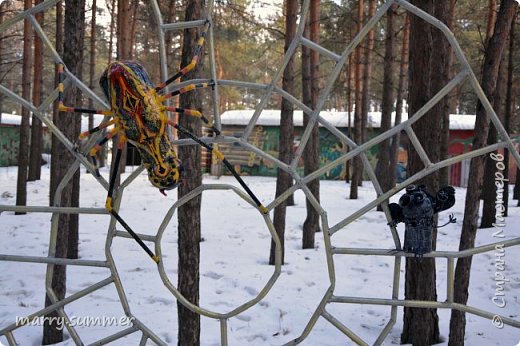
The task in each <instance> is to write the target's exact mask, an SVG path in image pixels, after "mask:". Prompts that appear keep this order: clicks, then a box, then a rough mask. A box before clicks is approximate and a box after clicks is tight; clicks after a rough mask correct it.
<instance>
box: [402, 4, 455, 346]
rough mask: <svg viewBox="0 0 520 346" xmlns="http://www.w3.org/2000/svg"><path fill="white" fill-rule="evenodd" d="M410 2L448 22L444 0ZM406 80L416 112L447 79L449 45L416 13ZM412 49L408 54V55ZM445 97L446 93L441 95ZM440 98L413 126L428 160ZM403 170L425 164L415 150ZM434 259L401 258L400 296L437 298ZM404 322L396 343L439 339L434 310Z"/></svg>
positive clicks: (414, 311)
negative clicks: (402, 284)
mask: <svg viewBox="0 0 520 346" xmlns="http://www.w3.org/2000/svg"><path fill="white" fill-rule="evenodd" d="M412 2H413V4H414V5H416V6H418V7H419V8H421V9H423V10H424V11H426V12H428V13H431V14H434V15H435V16H437V17H438V18H439V19H440V20H442V21H443V22H444V23H448V22H449V20H448V16H449V7H448V6H447V5H448V3H447V2H444V1H433V0H415V1H412ZM410 19H411V20H410V72H409V75H410V84H409V104H410V108H409V114H410V116H411V115H413V114H415V113H416V112H417V111H418V110H419V109H420V108H421V107H422V106H424V105H425V104H426V102H428V101H429V100H430V99H431V97H433V95H434V94H435V93H437V92H438V91H439V90H440V89H441V88H442V87H443V86H444V85H445V84H446V83H447V79H448V77H449V70H450V66H449V55H450V53H449V46H448V43H447V42H446V40H445V39H444V37H443V36H442V35H439V33H438V32H437V31H436V29H434V28H433V27H432V26H431V25H430V24H428V23H426V22H425V21H423V20H422V19H419V18H418V17H415V16H411V18H410ZM412 52H413V54H412ZM446 99H447V98H445V100H446ZM445 100H443V101H442V102H439V103H438V104H437V105H436V106H434V107H433V108H432V109H431V110H430V111H429V112H428V113H427V114H425V115H424V116H423V118H422V119H421V120H420V121H418V122H417V123H416V124H415V125H414V126H413V130H414V132H415V133H416V135H417V138H418V139H419V141H420V142H421V144H422V145H423V148H424V150H425V151H426V153H427V154H428V157H429V159H430V160H431V161H432V162H438V161H439V160H440V159H441V152H440V145H439V143H440V141H441V134H440V133H441V130H442V127H441V126H442V122H440V121H439V119H443V118H444V117H445V112H446V111H447V108H446V107H445ZM408 152H409V156H408V172H409V175H410V176H411V175H413V174H415V173H417V172H419V171H421V170H422V169H423V168H424V163H423V162H422V160H421V158H420V157H419V155H418V154H417V153H416V151H415V150H412V148H410V149H409V151H408ZM420 184H424V185H426V187H427V189H428V191H430V192H431V193H436V192H437V190H438V189H439V175H438V173H437V172H436V173H433V174H430V175H429V176H427V177H426V178H424V179H422V180H421V182H420ZM435 226H436V222H435V223H434V232H433V236H432V248H433V249H435V246H436V235H437V233H436V229H435ZM435 281H436V275H435V260H434V259H433V258H414V257H409V258H406V275H405V298H406V299H407V300H408V299H409V300H426V301H436V300H437V291H436V285H435ZM403 319H404V325H403V332H402V334H401V343H411V344H413V345H431V344H435V343H437V342H439V317H438V315H437V310H436V309H423V308H411V307H405V308H404V318H403Z"/></svg>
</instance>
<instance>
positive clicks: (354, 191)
mask: <svg viewBox="0 0 520 346" xmlns="http://www.w3.org/2000/svg"><path fill="white" fill-rule="evenodd" d="M364 6H365V5H364V4H363V0H359V1H358V7H357V20H358V22H357V32H358V33H359V32H360V31H361V28H363V20H364ZM362 50H363V48H362V47H361V45H358V46H357V48H356V52H355V55H356V58H355V60H356V68H355V70H354V98H355V102H354V103H355V108H354V109H355V110H354V141H355V142H356V143H357V144H358V145H359V144H361V143H362V142H363V129H362V126H363V125H362V123H363V119H362V118H363V113H362V111H361V110H362V106H361V103H362V102H361V93H362V90H361V88H362V84H361V67H362V65H361V58H362ZM362 179H363V164H362V162H361V159H360V158H359V155H358V156H356V157H355V158H354V159H353V160H352V179H351V180H350V199H357V198H358V185H359V184H360V183H361V181H362Z"/></svg>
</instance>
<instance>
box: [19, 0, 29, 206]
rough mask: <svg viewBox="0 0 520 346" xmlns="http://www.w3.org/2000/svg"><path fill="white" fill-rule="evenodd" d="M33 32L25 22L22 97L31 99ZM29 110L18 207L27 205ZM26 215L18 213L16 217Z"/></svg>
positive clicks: (21, 149)
mask: <svg viewBox="0 0 520 346" xmlns="http://www.w3.org/2000/svg"><path fill="white" fill-rule="evenodd" d="M31 7H32V0H24V9H29V8H31ZM32 36H33V33H32V30H31V24H30V23H29V20H28V19H25V20H24V22H23V62H22V97H23V98H24V99H25V100H30V99H31V70H32ZM29 116H30V113H29V110H28V109H26V108H24V107H22V122H21V124H20V143H19V148H18V177H17V180H16V205H27V166H28V164H29V132H30V128H29ZM23 214H25V213H22V212H16V215H23Z"/></svg>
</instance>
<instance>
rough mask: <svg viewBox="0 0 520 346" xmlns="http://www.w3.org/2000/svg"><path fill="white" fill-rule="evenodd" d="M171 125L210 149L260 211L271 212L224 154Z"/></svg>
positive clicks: (184, 130) (178, 126)
mask: <svg viewBox="0 0 520 346" xmlns="http://www.w3.org/2000/svg"><path fill="white" fill-rule="evenodd" d="M168 123H169V124H170V125H172V126H173V127H174V128H176V129H177V131H179V132H180V133H182V134H184V135H185V136H187V137H189V138H190V139H192V140H193V141H195V142H196V143H197V144H199V145H200V146H202V147H204V148H206V149H208V150H209V151H210V152H211V153H213V154H215V156H217V158H218V159H219V160H221V161H222V162H223V163H224V165H225V166H226V167H227V169H228V170H229V171H230V172H231V174H233V176H234V177H235V179H236V180H237V181H238V182H239V183H240V185H241V186H242V187H243V188H244V190H246V192H247V194H248V195H249V197H251V199H252V200H253V201H254V202H255V204H256V206H257V207H258V209H260V211H261V212H262V214H267V213H268V212H269V211H268V210H267V208H266V207H264V205H263V204H262V202H260V200H259V199H258V198H257V197H256V195H255V194H254V193H253V191H251V189H250V188H249V186H247V185H246V183H245V182H244V180H242V178H241V177H240V175H239V174H238V173H237V171H236V170H235V169H234V168H233V165H231V163H230V162H229V161H228V160H227V159H226V158H225V157H224V154H222V152H220V151H219V150H218V149H216V148H215V147H214V146H212V145H211V144H207V143H204V142H203V141H201V140H200V139H198V138H197V137H196V136H195V135H193V134H192V133H191V132H190V131H188V129H186V128H185V127H183V126H181V125H179V124H174V123H173V122H171V121H169V122H168Z"/></svg>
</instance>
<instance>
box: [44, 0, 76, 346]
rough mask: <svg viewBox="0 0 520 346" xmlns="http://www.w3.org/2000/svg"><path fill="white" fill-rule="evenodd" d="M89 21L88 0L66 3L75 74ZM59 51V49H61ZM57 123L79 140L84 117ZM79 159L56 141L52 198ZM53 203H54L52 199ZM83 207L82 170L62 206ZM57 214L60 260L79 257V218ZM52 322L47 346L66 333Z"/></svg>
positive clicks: (61, 280) (70, 95) (57, 283)
mask: <svg viewBox="0 0 520 346" xmlns="http://www.w3.org/2000/svg"><path fill="white" fill-rule="evenodd" d="M56 12H57V16H56V24H57V29H58V30H57V31H56V33H57V35H59V34H60V30H61V9H60V7H58V8H57V11H56ZM84 22H85V1H84V0H70V1H67V2H66V4H65V24H64V27H65V28H66V30H65V31H64V33H63V39H64V42H67V45H66V46H65V47H64V50H63V62H64V63H65V65H66V66H67V68H68V69H69V71H70V72H71V73H73V74H75V75H78V76H80V75H81V67H82V65H81V58H82V52H83V37H84ZM58 43H61V42H58ZM58 49H59V48H58ZM80 101H81V94H80V92H79V91H78V90H77V89H75V88H67V90H66V92H65V104H69V105H77V104H79V102H80ZM54 124H55V125H56V126H57V127H58V128H59V129H60V130H61V131H62V132H63V134H64V135H65V136H66V137H67V138H69V139H70V140H71V141H75V140H77V138H78V136H79V133H80V131H81V117H79V116H78V115H77V114H73V113H63V112H59V113H58V114H57V116H56V117H55V118H54ZM74 162H75V158H74V157H73V156H72V155H71V154H70V153H69V152H68V150H67V149H65V147H64V146H63V144H61V142H60V141H58V140H53V147H52V161H51V187H54V190H53V192H52V196H51V197H52V198H54V195H55V189H56V187H57V185H58V184H59V183H60V182H61V180H62V178H63V176H64V175H65V174H66V173H67V171H68V170H69V168H70V167H71V166H72V165H73V164H74ZM51 204H52V205H53V204H54V201H53V200H51ZM78 205H79V170H78V171H76V174H75V175H74V177H73V178H72V180H71V181H69V183H68V184H67V185H66V186H65V188H64V189H63V192H62V195H61V203H60V206H62V207H75V206H78ZM71 216H72V215H67V214H61V215H59V214H56V215H53V217H58V218H59V220H58V236H57V240H56V252H55V257H59V258H66V257H68V258H77V242H78V238H77V237H78V224H77V220H78V219H77V215H75V216H76V217H71ZM66 282H67V281H66V268H65V266H61V265H54V270H53V276H52V283H51V286H52V289H53V290H54V293H55V294H56V296H57V298H58V299H59V300H61V299H63V298H64V297H65V292H66V287H67V284H66ZM52 303H53V302H52V301H51V299H50V298H49V297H48V296H46V298H45V306H49V305H51V304H52ZM46 317H57V314H56V312H54V313H51V314H49V315H46ZM48 321H49V319H46V323H45V324H44V328H43V340H42V343H43V344H44V345H49V344H54V343H57V342H60V341H62V340H63V330H58V329H56V327H57V325H56V324H55V323H54V324H49V323H48Z"/></svg>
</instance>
